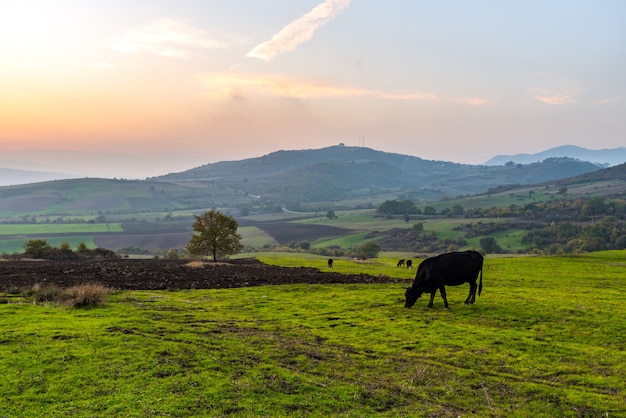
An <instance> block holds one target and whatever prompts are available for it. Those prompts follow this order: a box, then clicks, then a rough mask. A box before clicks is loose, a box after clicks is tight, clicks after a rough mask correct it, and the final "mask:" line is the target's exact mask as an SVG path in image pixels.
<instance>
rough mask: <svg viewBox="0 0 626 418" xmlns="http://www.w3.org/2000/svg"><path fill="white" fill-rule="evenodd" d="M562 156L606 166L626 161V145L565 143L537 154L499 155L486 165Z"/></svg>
mask: <svg viewBox="0 0 626 418" xmlns="http://www.w3.org/2000/svg"><path fill="white" fill-rule="evenodd" d="M561 157H568V158H575V159H577V160H581V161H588V162H591V163H594V164H599V165H601V166H604V167H607V166H614V165H618V164H622V163H624V162H626V147H619V148H612V149H600V150H591V149H587V148H582V147H577V146H574V145H563V146H561V147H556V148H551V149H548V150H545V151H542V152H538V153H536V154H515V155H497V156H495V157H493V158H492V159H490V160H489V161H487V162H486V163H485V165H489V166H492V165H504V164H506V163H508V162H513V163H518V164H531V163H535V162H540V161H543V160H545V159H546V158H561Z"/></svg>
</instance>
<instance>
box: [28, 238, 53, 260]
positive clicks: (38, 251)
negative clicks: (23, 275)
mask: <svg viewBox="0 0 626 418" xmlns="http://www.w3.org/2000/svg"><path fill="white" fill-rule="evenodd" d="M51 251H52V246H51V245H50V244H49V243H48V241H46V240H45V239H31V240H29V241H26V242H25V243H24V255H25V256H26V257H31V258H45V257H46V256H47V255H48V254H50V252H51Z"/></svg>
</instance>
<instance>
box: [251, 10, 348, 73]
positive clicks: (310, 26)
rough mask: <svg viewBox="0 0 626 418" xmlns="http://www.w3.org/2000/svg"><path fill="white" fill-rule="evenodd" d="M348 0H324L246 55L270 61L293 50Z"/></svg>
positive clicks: (332, 16)
mask: <svg viewBox="0 0 626 418" xmlns="http://www.w3.org/2000/svg"><path fill="white" fill-rule="evenodd" d="M349 4H350V0H326V1H324V2H323V3H321V4H319V5H317V6H316V7H315V8H314V9H313V10H311V11H310V12H308V13H306V14H305V15H303V16H302V17H300V18H299V19H296V20H294V21H293V22H291V23H290V24H288V25H287V26H285V27H284V28H283V29H281V30H280V31H279V32H278V33H276V34H274V36H272V38H271V39H270V40H269V41H266V42H263V43H262V44H259V45H257V46H256V47H254V48H253V49H252V50H251V51H250V52H248V53H247V54H246V57H250V58H259V59H262V60H263V61H267V62H269V61H272V60H273V59H274V58H276V57H277V56H278V55H281V54H284V53H285V52H289V51H293V50H294V49H296V47H297V46H298V45H300V44H302V43H304V42H307V41H308V40H310V39H311V38H312V37H313V35H314V34H315V31H316V30H317V29H319V28H320V27H322V26H323V25H325V24H326V23H327V22H328V21H330V20H331V19H333V18H334V17H335V16H336V15H337V14H338V13H339V12H340V11H341V10H343V9H345V8H346V7H348V5H349Z"/></svg>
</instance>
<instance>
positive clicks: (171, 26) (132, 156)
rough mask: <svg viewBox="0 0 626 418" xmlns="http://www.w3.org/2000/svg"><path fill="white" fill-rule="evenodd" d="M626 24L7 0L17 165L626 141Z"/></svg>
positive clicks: (447, 11) (440, 156)
mask: <svg viewBox="0 0 626 418" xmlns="http://www.w3.org/2000/svg"><path fill="white" fill-rule="evenodd" d="M624 22H626V2H623V1H617V0H615V1H591V0H588V1H580V0H579V1H571V0H570V1H565V0H552V1H549V0H543V1H534V0H531V1H517V2H509V1H486V0H482V1H481V0H476V1H461V0H456V1H453V0H450V1H399V0H398V1H392V2H383V1H380V0H352V1H349V0H327V1H323V0H318V1H309V0H298V1H294V0H271V1H263V0H254V1H253V0H228V1H226V0H223V1H217V0H215V1H210V0H197V1H189V0H177V1H165V0H160V1H153V0H151V1H147V0H146V1H137V0H133V1H128V0H124V1H120V0H115V1H110V0H107V1H104V0H103V1H93V0H92V1H89V0H65V1H62V0H20V1H9V0H7V1H3V2H0V56H2V61H1V63H0V91H1V92H2V94H0V166H4V167H7V166H12V167H13V168H17V167H16V166H17V165H20V166H21V167H23V168H35V167H36V168H39V169H50V170H55V171H58V170H60V169H61V168H62V169H63V170H62V171H64V172H68V171H70V172H75V173H77V174H81V175H93V176H117V177H139V178H142V177H145V176H153V175H158V174H164V173H167V172H172V171H181V170H185V169H188V168H191V167H194V166H197V165H201V164H205V163H210V162H216V161H222V160H235V159H243V158H250V157H256V156H261V155H264V154H267V153H270V152H273V151H277V150H281V149H309V148H320V147H325V146H330V145H335V144H338V143H340V142H341V143H344V144H346V145H354V146H357V145H359V144H363V143H364V144H365V146H368V147H371V148H374V149H377V150H381V151H387V152H398V153H403V154H409V155H415V156H418V157H422V158H426V159H434V160H445V161H455V162H462V163H471V164H478V163H482V162H485V161H486V160H488V159H489V158H491V157H493V156H494V155H497V154H515V153H522V152H523V153H534V152H538V151H542V150H545V149H547V148H551V147H555V146H559V145H564V144H573V145H578V146H583V147H587V148H591V149H600V148H614V147H618V146H626V139H625V135H624V133H625V132H626V129H625V128H626V117H625V115H626V102H625V99H626V82H625V76H624V74H626V24H624ZM42 149H44V150H58V151H59V152H54V153H45V152H44V153H41V152H39V151H37V150H42ZM84 153H90V154H84ZM46 155H49V157H46ZM52 155H54V156H55V157H51V156H52ZM95 155H97V157H96V156H95ZM18 160H19V161H20V162H19V163H18V162H17V161H18ZM115 162H117V163H116V164H114V163H115ZM29 164H30V166H29Z"/></svg>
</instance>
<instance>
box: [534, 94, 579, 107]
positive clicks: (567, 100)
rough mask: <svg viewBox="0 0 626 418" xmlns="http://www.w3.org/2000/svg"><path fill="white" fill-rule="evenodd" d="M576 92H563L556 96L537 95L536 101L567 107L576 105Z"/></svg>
mask: <svg viewBox="0 0 626 418" xmlns="http://www.w3.org/2000/svg"><path fill="white" fill-rule="evenodd" d="M576 95H577V93H576V92H572V91H562V92H559V93H555V94H550V95H545V94H536V95H535V99H537V100H539V101H540V102H543V103H546V104H550V105H565V104H572V103H576Z"/></svg>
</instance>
